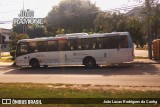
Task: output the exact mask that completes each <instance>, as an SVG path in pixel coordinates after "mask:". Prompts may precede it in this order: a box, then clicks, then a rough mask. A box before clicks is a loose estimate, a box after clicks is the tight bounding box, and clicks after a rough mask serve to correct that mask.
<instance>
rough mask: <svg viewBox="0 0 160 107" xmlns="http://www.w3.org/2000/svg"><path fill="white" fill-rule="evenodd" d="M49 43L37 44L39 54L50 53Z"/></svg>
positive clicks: (41, 42) (40, 42)
mask: <svg viewBox="0 0 160 107" xmlns="http://www.w3.org/2000/svg"><path fill="white" fill-rule="evenodd" d="M47 45H48V43H47V41H39V42H37V47H38V52H46V51H48V46H47Z"/></svg>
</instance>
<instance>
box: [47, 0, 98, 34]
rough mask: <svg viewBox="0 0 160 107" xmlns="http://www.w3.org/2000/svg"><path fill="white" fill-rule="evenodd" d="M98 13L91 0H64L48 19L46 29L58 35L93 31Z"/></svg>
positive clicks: (55, 7)
mask: <svg viewBox="0 0 160 107" xmlns="http://www.w3.org/2000/svg"><path fill="white" fill-rule="evenodd" d="M98 11H99V9H98V8H97V7H96V6H95V4H92V3H91V2H90V1H89V0H62V1H61V2H60V3H59V5H58V6H54V7H53V9H52V10H51V11H50V12H49V14H48V16H47V17H46V22H47V25H46V28H47V30H48V31H49V32H57V33H72V32H83V31H92V30H93V28H94V25H93V20H94V19H95V17H96V15H97V12H98ZM61 30H63V32H61Z"/></svg>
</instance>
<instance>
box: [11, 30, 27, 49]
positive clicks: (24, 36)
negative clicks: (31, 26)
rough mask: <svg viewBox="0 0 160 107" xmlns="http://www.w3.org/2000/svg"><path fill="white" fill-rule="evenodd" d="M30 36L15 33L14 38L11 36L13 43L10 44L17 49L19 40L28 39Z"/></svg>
mask: <svg viewBox="0 0 160 107" xmlns="http://www.w3.org/2000/svg"><path fill="white" fill-rule="evenodd" d="M28 38H29V36H28V35H27V34H18V33H16V32H13V34H12V36H11V40H12V41H11V42H10V45H11V47H12V48H15V47H16V44H17V42H18V41H19V40H21V39H28Z"/></svg>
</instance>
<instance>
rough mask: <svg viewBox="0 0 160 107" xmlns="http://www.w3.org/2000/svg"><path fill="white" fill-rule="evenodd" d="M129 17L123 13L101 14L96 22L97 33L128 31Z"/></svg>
mask: <svg viewBox="0 0 160 107" xmlns="http://www.w3.org/2000/svg"><path fill="white" fill-rule="evenodd" d="M126 19H127V17H126V16H125V15H124V14H122V13H113V14H111V13H99V14H98V15H97V17H96V19H95V20H94V28H95V31H96V32H114V31H116V32H120V31H121V32H122V31H126Z"/></svg>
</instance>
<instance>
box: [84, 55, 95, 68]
mask: <svg viewBox="0 0 160 107" xmlns="http://www.w3.org/2000/svg"><path fill="white" fill-rule="evenodd" d="M84 65H85V67H87V68H94V67H96V61H95V59H94V58H92V57H88V58H85V59H84Z"/></svg>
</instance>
